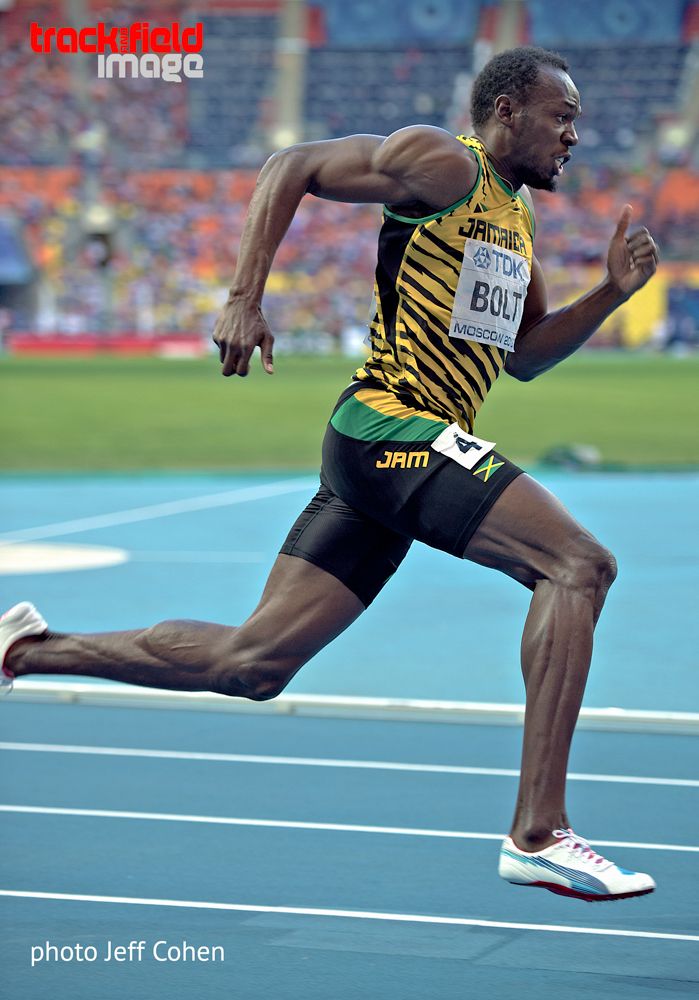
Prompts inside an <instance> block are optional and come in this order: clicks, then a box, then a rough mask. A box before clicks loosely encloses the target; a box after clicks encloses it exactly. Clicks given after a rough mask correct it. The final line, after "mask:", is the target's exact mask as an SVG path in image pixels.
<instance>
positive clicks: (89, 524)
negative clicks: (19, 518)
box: [0, 478, 317, 545]
mask: <svg viewBox="0 0 699 1000" xmlns="http://www.w3.org/2000/svg"><path fill="white" fill-rule="evenodd" d="M316 485H317V479H310V478H303V479H286V480H283V479H282V480H278V481H277V482H273V483H267V484H266V485H261V486H243V487H240V488H239V489H236V490H225V491H224V492H222V493H206V494H204V495H203V496H198V497H189V498H188V499H184V500H168V501H166V502H164V503H156V504H149V505H148V506H146V507H132V508H130V509H128V510H118V511H114V512H112V513H111V514H96V515H94V516H91V517H80V518H76V519H74V520H71V521H55V522H53V523H52V524H43V525H39V526H38V527H36V528H21V529H19V530H17V531H9V532H6V533H4V534H0V545H2V544H4V543H6V542H28V541H36V540H37V539H44V538H59V537H61V536H63V535H75V534H79V533H80V532H82V531H93V530H95V529H96V528H112V527H114V526H115V525H117V524H134V523H135V522H137V521H152V520H154V519H156V518H159V517H172V516H173V515H174V514H187V513H190V512H192V511H196V510H210V509H211V508H213V507H230V506H233V505H234V504H239V503H248V502H250V501H251V500H264V499H266V498H267V497H278V496H284V494H285V493H299V492H301V491H302V490H310V489H313V488H315V486H316Z"/></svg>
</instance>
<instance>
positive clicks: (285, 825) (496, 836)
mask: <svg viewBox="0 0 699 1000" xmlns="http://www.w3.org/2000/svg"><path fill="white" fill-rule="evenodd" d="M0 813H16V814H22V815H36V816H79V817H82V818H85V819H130V820H146V821H155V822H161V823H202V824H207V825H211V826H252V827H267V828H271V829H279V830H321V831H326V832H333V833H373V834H384V835H389V836H398V837H434V838H442V839H446V840H497V841H501V840H503V839H504V837H505V834H504V833H475V832H472V831H465V830H432V829H426V828H422V827H403V826H369V825H366V824H360V823H314V822H310V821H304V820H285V819H251V818H247V817H240V816H197V815H193V814H191V813H159V812H140V811H135V810H128V809H74V808H70V807H64V806H25V805H11V804H2V805H0ZM592 839H593V840H594V843H595V846H596V847H629V848H636V849H637V850H640V851H679V852H681V853H686V854H699V847H694V846H691V845H689V844H650V843H636V842H631V841H624V840H598V839H597V838H596V837H594V838H592Z"/></svg>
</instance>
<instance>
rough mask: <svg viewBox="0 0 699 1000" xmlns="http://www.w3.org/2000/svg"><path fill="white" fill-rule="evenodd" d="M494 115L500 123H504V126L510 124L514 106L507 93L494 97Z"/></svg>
mask: <svg viewBox="0 0 699 1000" xmlns="http://www.w3.org/2000/svg"><path fill="white" fill-rule="evenodd" d="M495 117H496V119H497V121H498V122H499V124H500V125H504V126H505V127H506V128H510V127H511V126H512V121H513V118H514V108H513V107H512V101H511V100H510V98H509V97H508V95H507V94H499V95H498V97H496V98H495Z"/></svg>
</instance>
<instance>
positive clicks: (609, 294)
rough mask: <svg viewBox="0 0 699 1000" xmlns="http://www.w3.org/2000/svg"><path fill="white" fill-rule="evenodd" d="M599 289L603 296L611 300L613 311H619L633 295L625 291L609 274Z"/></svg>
mask: <svg viewBox="0 0 699 1000" xmlns="http://www.w3.org/2000/svg"><path fill="white" fill-rule="evenodd" d="M599 289H600V291H601V293H602V294H603V296H604V297H605V298H606V299H608V300H609V303H610V306H611V308H612V309H617V308H618V307H619V306H621V305H623V304H624V302H628V300H629V299H630V298H631V293H630V292H625V291H623V289H622V288H620V287H619V285H618V284H617V283H616V281H615V280H614V279H613V278H612V276H611V274H609V273H608V274H607V276H606V278H605V279H604V281H603V282H602V284H601V285H600V286H599Z"/></svg>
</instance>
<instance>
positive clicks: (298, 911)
mask: <svg viewBox="0 0 699 1000" xmlns="http://www.w3.org/2000/svg"><path fill="white" fill-rule="evenodd" d="M0 896H12V897H14V898H15V899H17V898H19V899H53V900H61V901H69V902H77V903H117V904H120V905H123V904H126V905H131V906H170V907H179V908H183V909H188V910H229V911H235V912H238V913H283V914H287V915H288V916H293V917H340V918H344V919H346V920H385V921H393V922H395V923H404V924H441V925H443V926H451V927H490V928H493V927H495V928H501V929H503V930H514V931H543V932H547V933H552V934H594V935H597V936H599V937H625V938H646V939H651V940H653V941H693V942H697V941H699V935H697V934H665V933H662V932H660V931H626V930H617V929H616V928H611V927H571V926H569V925H567V924H517V923H512V922H511V921H504V920H472V919H471V918H469V917H436V916H431V915H428V914H425V913H379V912H375V911H373V910H324V909H320V908H317V907H310V906H255V905H250V904H246V903H209V902H202V901H200V900H194V899H147V898H142V897H136V896H93V895H86V894H83V893H70V892H25V891H22V890H19V889H0Z"/></svg>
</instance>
